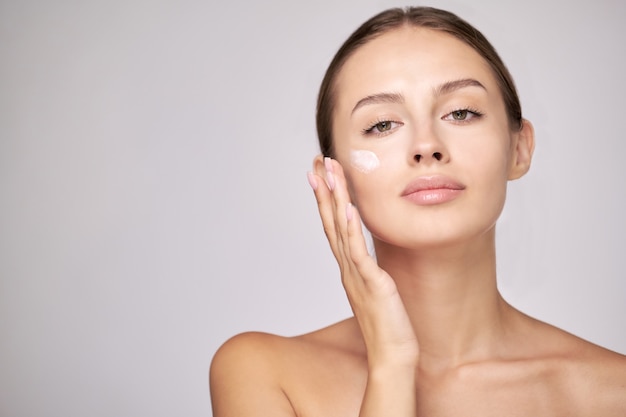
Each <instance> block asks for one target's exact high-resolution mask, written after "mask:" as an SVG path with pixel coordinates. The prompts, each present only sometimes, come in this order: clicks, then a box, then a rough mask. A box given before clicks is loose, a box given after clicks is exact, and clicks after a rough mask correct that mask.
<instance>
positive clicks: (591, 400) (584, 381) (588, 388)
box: [556, 332, 626, 417]
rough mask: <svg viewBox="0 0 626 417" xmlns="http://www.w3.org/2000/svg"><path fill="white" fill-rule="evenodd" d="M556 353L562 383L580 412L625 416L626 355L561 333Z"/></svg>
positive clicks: (571, 401) (592, 414)
mask: <svg viewBox="0 0 626 417" xmlns="http://www.w3.org/2000/svg"><path fill="white" fill-rule="evenodd" d="M560 340H561V343H562V345H561V350H560V352H559V353H560V354H559V355H557V357H558V360H557V362H556V363H557V364H559V366H558V368H559V369H560V371H559V375H560V376H561V378H562V382H563V386H566V387H568V389H567V392H568V395H567V397H568V398H569V400H570V403H576V405H577V409H578V410H580V412H581V415H589V416H595V415H602V416H616V417H617V416H620V417H621V416H625V415H626V356H624V355H622V354H620V353H617V352H613V351H611V350H609V349H606V348H603V347H601V346H598V345H596V344H594V343H591V342H589V341H586V340H584V339H581V338H579V337H577V336H574V335H571V334H569V333H567V332H563V333H562V335H561V337H560Z"/></svg>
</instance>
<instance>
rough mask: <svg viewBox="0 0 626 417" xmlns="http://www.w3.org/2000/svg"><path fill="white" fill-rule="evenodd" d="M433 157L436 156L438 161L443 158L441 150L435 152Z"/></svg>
mask: <svg viewBox="0 0 626 417" xmlns="http://www.w3.org/2000/svg"><path fill="white" fill-rule="evenodd" d="M433 158H435V159H436V160H437V161H441V158H443V155H441V153H440V152H435V153H434V154H433Z"/></svg>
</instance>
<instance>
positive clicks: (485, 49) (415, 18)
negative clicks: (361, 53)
mask: <svg viewBox="0 0 626 417" xmlns="http://www.w3.org/2000/svg"><path fill="white" fill-rule="evenodd" d="M401 27H422V28H427V29H432V30H438V31H441V32H445V33H448V34H450V35H452V36H454V37H456V38H457V39H459V40H461V41H462V42H464V43H465V44H467V45H468V46H470V47H472V48H473V49H474V50H475V51H476V52H478V54H480V56H482V57H483V58H484V59H485V61H486V62H487V63H488V64H489V66H490V67H491V70H492V71H493V73H494V75H495V78H496V82H497V84H498V87H499V88H500V92H501V94H502V97H503V99H504V105H505V109H506V112H507V115H508V118H509V125H510V126H511V128H512V129H518V130H519V129H521V127H522V108H521V105H520V100H519V97H518V95H517V91H516V89H515V84H514V82H513V78H512V77H511V74H510V73H509V70H508V69H507V68H506V66H505V65H504V63H503V62H502V59H501V58H500V56H499V55H498V53H497V52H496V50H495V48H494V47H493V46H492V45H491V44H490V43H489V41H488V40H487V38H485V36H484V35H483V34H482V33H480V32H479V31H478V30H477V29H476V28H474V27H473V26H472V25H470V24H469V23H467V22H466V21H465V20H463V19H461V18H460V17H458V16H456V15H455V14H453V13H450V12H447V11H445V10H440V9H436V8H432V7H407V8H405V9H401V8H393V9H389V10H386V11H384V12H381V13H379V14H377V15H376V16H374V17H372V18H370V19H369V20H368V21H366V22H365V23H363V24H362V25H361V26H360V27H359V28H358V29H357V30H356V31H354V33H352V35H350V37H349V38H348V39H347V40H346V41H345V42H344V43H343V45H342V46H341V48H339V50H338V51H337V53H336V54H335V56H334V58H333V60H332V61H331V63H330V65H329V66H328V69H327V70H326V74H325V75H324V79H323V80H322V84H321V86H320V91H319V95H318V99H317V114H316V125H317V136H318V140H319V144H320V150H321V152H322V154H323V155H324V156H330V157H332V156H334V147H333V136H332V130H333V111H334V107H335V94H336V79H337V75H338V74H339V72H340V71H341V68H342V67H343V65H344V64H345V62H346V61H347V60H348V59H349V58H350V56H352V54H353V53H354V52H355V51H356V50H357V49H359V47H361V46H363V45H364V44H366V43H367V42H369V41H371V40H373V39H375V38H376V37H378V36H380V35H382V34H384V33H387V32H389V31H392V30H394V29H398V28H401Z"/></svg>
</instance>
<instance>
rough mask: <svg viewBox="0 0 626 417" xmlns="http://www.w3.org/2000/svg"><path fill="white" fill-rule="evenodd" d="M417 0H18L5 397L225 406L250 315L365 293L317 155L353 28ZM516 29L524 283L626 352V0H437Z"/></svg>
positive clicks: (6, 147)
mask: <svg viewBox="0 0 626 417" xmlns="http://www.w3.org/2000/svg"><path fill="white" fill-rule="evenodd" d="M404 4H405V3H403V2H402V3H401V2H397V1H373V0H368V1H361V0H350V1H337V0H333V1H315V2H313V1H307V2H295V1H288V0H274V1H269V2H265V3H261V2H252V1H250V2H248V3H245V2H216V1H213V2H209V1H191V0H187V1H176V2H174V1H163V0H156V1H147V0H125V1H122V0H114V1H99V2H88V1H54V2H48V1H43V0H38V1H37V0H21V1H13V2H8V1H2V2H1V3H0V415H1V416H2V417H5V416H6V417H22V416H28V417H33V416H47V417H51V416H63V417H68V416H90V417H95V416H107V417H109V416H144V415H150V416H174V415H179V416H182V415H185V416H203V415H205V416H206V415H210V414H211V412H210V399H209V395H208V388H207V370H208V367H209V363H210V359H211V357H212V355H213V353H214V352H215V350H216V349H217V348H218V346H219V345H220V344H221V343H222V342H223V341H224V340H226V339H227V338H228V337H230V336H232V335H234V334H236V333H238V332H241V331H246V330H253V329H254V330H262V331H267V332H273V333H279V334H284V335H295V334H299V333H303V332H307V331H310V330H313V329H316V328H319V327H322V326H324V325H327V324H330V323H332V322H335V321H338V320H340V319H342V318H344V317H346V316H348V315H349V314H350V312H349V308H348V305H347V302H346V301H345V299H344V295H343V292H342V289H341V286H340V283H339V279H338V274H337V268H336V265H335V263H334V261H333V258H332V256H331V252H330V250H329V249H328V247H327V244H326V241H325V238H324V236H323V232H322V230H321V227H320V222H319V219H318V214H317V211H316V205H315V202H314V198H313V195H312V193H311V191H310V189H309V187H308V185H307V183H306V179H305V173H306V171H307V170H308V169H309V168H310V163H311V160H312V158H313V156H314V155H315V154H316V152H317V145H316V139H315V131H314V106H315V99H316V93H317V88H318V85H319V82H320V80H321V77H322V75H323V71H324V70H325V67H326V65H327V64H328V62H329V60H330V58H331V57H332V55H333V54H334V52H335V50H336V49H337V48H338V46H339V45H340V43H341V42H342V41H343V40H344V39H345V38H346V36H347V35H348V34H349V33H350V32H351V31H352V30H353V29H355V28H356V26H357V25H358V24H360V23H361V22H362V21H364V20H365V19H366V18H368V17H370V16H371V15H373V14H374V13H376V12H378V11H380V10H382V9H385V8H387V7H390V6H394V5H404ZM430 4H432V5H435V6H439V7H443V8H448V9H450V10H452V11H454V12H456V13H458V14H460V15H461V16H463V17H464V18H466V19H467V20H469V21H470V22H472V23H473V24H475V25H476V26H477V27H478V28H480V29H481V30H482V31H483V33H485V35H486V36H487V37H488V38H489V39H490V40H491V41H492V42H493V43H494V45H495V46H496V48H497V49H498V50H499V51H500V53H501V55H502V56H503V58H504V60H505V62H507V64H508V66H509V68H510V69H511V71H512V73H513V75H514V77H515V79H516V81H517V84H518V88H519V90H520V94H521V98H522V102H523V106H524V110H525V115H526V117H527V118H529V119H531V120H532V121H533V122H534V124H535V126H536V131H537V151H536V156H535V160H534V165H533V168H532V171H531V173H530V174H529V175H528V176H527V177H525V178H524V179H522V180H521V181H519V182H516V183H513V184H512V185H511V187H510V193H509V201H508V205H507V208H506V209H505V212H504V214H503V217H502V219H501V222H500V225H499V232H498V234H499V274H500V285H501V288H502V291H503V293H504V294H505V296H506V297H507V298H508V299H509V300H510V301H511V302H512V303H513V304H514V305H516V306H518V307H520V308H521V309H522V310H524V311H526V312H528V313H529V314H531V315H534V316H536V317H539V318H541V319H544V320H546V321H548V322H550V323H553V324H556V325H558V326H561V327H563V328H565V329H567V330H569V331H571V332H573V333H575V334H578V335H580V336H582V337H585V338H587V339H589V340H591V341H593V342H596V343H599V344H601V345H604V346H606V347H609V348H611V349H614V350H617V351H619V352H622V353H625V352H626V326H625V324H624V317H625V316H626V303H624V295H625V294H626V282H625V280H624V278H623V277H624V273H623V271H624V270H626V256H624V247H625V243H626V242H625V239H626V237H625V236H626V221H625V220H624V213H626V203H625V202H624V183H623V181H624V176H625V174H626V168H624V162H623V160H624V154H625V153H626V144H625V141H626V138H625V135H624V131H625V127H624V105H625V104H624V97H626V83H624V74H626V61H625V60H624V57H625V56H626V47H625V45H626V43H625V42H624V39H626V33H625V30H624V28H625V27H626V25H624V22H625V21H626V3H624V2H621V1H618V0H613V1H611V0H604V1H595V2H587V1H579V2H571V1H553V2H548V1H546V0H528V1H523V2H521V1H498V0H490V1H481V2H476V1H465V0H456V1H455V0H446V1H433V2H432V3H430Z"/></svg>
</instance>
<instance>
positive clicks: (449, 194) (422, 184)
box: [401, 175, 465, 206]
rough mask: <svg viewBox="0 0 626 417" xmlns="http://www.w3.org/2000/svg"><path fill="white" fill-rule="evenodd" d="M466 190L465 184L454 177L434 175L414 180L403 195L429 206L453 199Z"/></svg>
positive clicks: (414, 201)
mask: <svg viewBox="0 0 626 417" xmlns="http://www.w3.org/2000/svg"><path fill="white" fill-rule="evenodd" d="M464 190H465V186H464V185H463V184H461V183H459V182H458V181H455V180H453V179H452V178H449V177H446V176H443V175H433V176H427V177H426V176H425V177H419V178H417V179H416V180H414V181H412V182H411V183H410V184H409V185H408V186H407V187H406V188H405V189H404V190H403V191H402V194H401V195H402V197H404V198H405V199H407V200H409V201H411V202H413V203H415V204H417V205H420V206H429V205H435V204H443V203H447V202H449V201H452V200H454V199H455V198H457V197H458V196H459V195H460V194H461V193H463V191H464Z"/></svg>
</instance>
